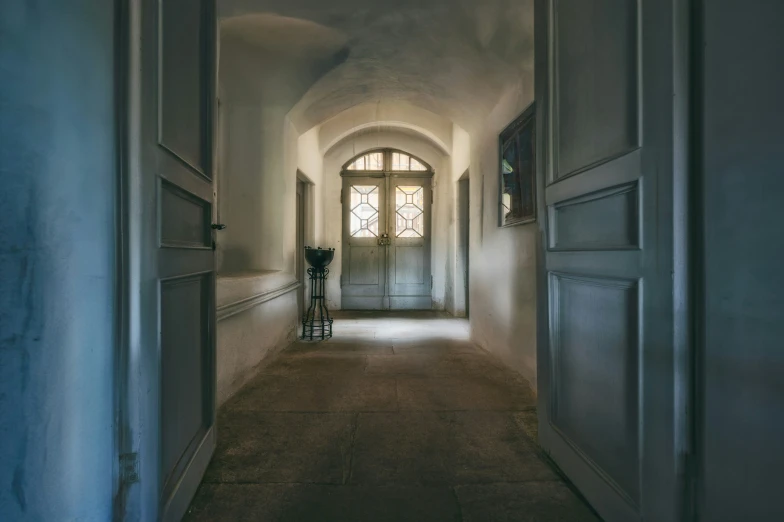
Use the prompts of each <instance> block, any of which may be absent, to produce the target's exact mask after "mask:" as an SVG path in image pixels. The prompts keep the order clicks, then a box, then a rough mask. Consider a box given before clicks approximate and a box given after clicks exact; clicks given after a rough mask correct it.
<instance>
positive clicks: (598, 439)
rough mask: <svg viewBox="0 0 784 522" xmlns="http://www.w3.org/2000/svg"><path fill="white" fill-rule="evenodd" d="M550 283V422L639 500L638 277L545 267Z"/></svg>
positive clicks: (585, 455) (617, 485) (634, 499)
mask: <svg viewBox="0 0 784 522" xmlns="http://www.w3.org/2000/svg"><path fill="white" fill-rule="evenodd" d="M550 286H551V289H550V295H551V307H552V308H551V311H550V318H551V321H552V323H553V326H552V334H551V335H552V337H551V343H552V344H551V347H552V348H551V349H552V358H553V383H552V384H553V388H552V411H551V417H550V422H551V424H552V426H553V427H554V428H556V429H557V430H559V432H560V434H561V435H562V436H563V437H564V438H566V439H568V441H569V442H570V443H571V444H572V445H573V446H575V447H576V448H578V449H579V451H580V452H581V453H582V456H583V457H586V458H589V459H591V460H592V461H593V462H594V465H595V466H597V467H598V468H600V469H602V470H605V471H606V472H607V476H608V479H609V480H612V482H613V485H615V486H616V487H618V489H620V490H621V491H623V492H624V493H625V494H626V495H627V496H628V497H629V499H630V500H631V501H632V502H635V503H636V502H639V497H638V484H637V479H636V477H637V476H638V464H639V462H638V461H639V459H638V457H637V451H638V448H637V437H638V433H637V428H638V426H637V418H638V414H639V409H638V393H637V381H638V377H639V375H638V373H637V365H638V352H639V339H638V336H637V330H638V314H637V302H638V292H637V281H635V280H626V279H608V278H596V277H575V276H571V275H563V274H558V273H553V272H551V273H550ZM597 361H600V362H601V364H597ZM586 390H590V391H591V393H586Z"/></svg>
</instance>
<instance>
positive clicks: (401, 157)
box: [390, 152, 427, 171]
mask: <svg viewBox="0 0 784 522" xmlns="http://www.w3.org/2000/svg"><path fill="white" fill-rule="evenodd" d="M391 167H392V168H391V169H390V170H413V171H425V170H427V167H425V166H424V165H423V164H422V163H421V162H420V161H418V160H417V159H415V158H412V157H411V156H409V155H408V154H404V153H402V152H393V153H392V166H391Z"/></svg>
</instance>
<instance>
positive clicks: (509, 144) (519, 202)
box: [498, 103, 536, 227]
mask: <svg viewBox="0 0 784 522" xmlns="http://www.w3.org/2000/svg"><path fill="white" fill-rule="evenodd" d="M498 176H499V180H498V226H499V227H510V226H515V225H524V224H526V223H533V222H535V221H536V106H535V104H534V103H531V105H529V106H528V107H527V108H526V109H525V110H524V111H523V113H522V114H520V116H518V117H517V118H515V120H514V121H513V122H512V123H510V124H509V125H508V126H507V127H506V128H505V129H504V130H503V131H502V132H501V134H500V135H499V139H498Z"/></svg>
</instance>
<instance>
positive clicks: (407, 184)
mask: <svg viewBox="0 0 784 522" xmlns="http://www.w3.org/2000/svg"><path fill="white" fill-rule="evenodd" d="M431 191H432V188H431V178H430V177H429V176H427V177H422V176H420V177H407V176H396V175H392V176H391V177H390V178H389V192H388V203H387V209H388V210H387V212H388V215H389V216H391V219H390V220H389V239H390V240H389V245H388V247H387V249H388V252H387V256H388V259H389V265H388V266H389V268H388V275H387V277H388V283H387V284H388V292H389V308H390V309H391V310H430V308H431V307H432V297H431V296H432V291H431V290H432V278H431V271H430V243H431V242H430V234H431V230H430V214H431V213H430V202H431Z"/></svg>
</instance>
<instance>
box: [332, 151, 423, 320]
mask: <svg viewBox="0 0 784 522" xmlns="http://www.w3.org/2000/svg"><path fill="white" fill-rule="evenodd" d="M341 177H342V178H343V191H342V195H341V202H342V205H343V256H342V258H343V266H342V276H341V292H342V303H343V309H345V310H430V309H431V308H432V296H431V293H432V275H431V262H430V251H431V210H430V209H431V204H432V193H433V192H432V179H433V169H432V168H431V167H430V166H429V165H428V164H426V163H425V162H424V161H422V160H420V159H418V158H416V157H414V156H412V155H410V154H407V153H405V152H402V151H399V150H394V149H380V150H373V151H370V152H365V153H363V154H361V155H359V156H356V157H354V158H352V159H351V160H350V161H349V162H348V163H347V164H345V165H344V166H343V170H342V172H341Z"/></svg>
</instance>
